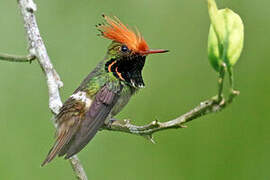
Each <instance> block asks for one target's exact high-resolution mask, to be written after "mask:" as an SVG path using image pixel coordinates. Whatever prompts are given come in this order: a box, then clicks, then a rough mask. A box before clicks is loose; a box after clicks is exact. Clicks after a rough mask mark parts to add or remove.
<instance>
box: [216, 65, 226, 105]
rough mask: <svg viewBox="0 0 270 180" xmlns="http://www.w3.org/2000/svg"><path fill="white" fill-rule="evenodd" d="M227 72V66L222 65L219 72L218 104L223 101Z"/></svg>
mask: <svg viewBox="0 0 270 180" xmlns="http://www.w3.org/2000/svg"><path fill="white" fill-rule="evenodd" d="M225 70H226V65H225V64H224V63H222V65H221V67H220V71H219V77H218V102H219V101H221V100H222V91H223V84H224V77H225Z"/></svg>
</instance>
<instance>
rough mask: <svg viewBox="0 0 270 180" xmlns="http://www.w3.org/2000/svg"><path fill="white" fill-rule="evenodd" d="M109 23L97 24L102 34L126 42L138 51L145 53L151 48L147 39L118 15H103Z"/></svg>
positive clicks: (133, 49)
mask: <svg viewBox="0 0 270 180" xmlns="http://www.w3.org/2000/svg"><path fill="white" fill-rule="evenodd" d="M103 17H104V18H105V20H106V22H107V24H100V25H99V26H97V28H98V30H100V31H101V33H102V34H101V35H102V36H103V37H105V38H107V39H111V40H113V41H116V42H119V43H122V44H125V45H126V46H127V47H128V48H129V49H130V50H132V51H134V52H136V53H143V52H146V51H148V50H149V47H148V45H147V43H146V41H145V40H144V39H143V37H142V36H141V34H140V33H139V32H138V31H137V33H135V32H134V31H132V30H130V29H128V28H127V27H126V26H125V25H124V24H123V23H121V21H120V20H119V19H118V18H117V17H115V16H114V17H113V18H110V17H108V16H105V15H103Z"/></svg>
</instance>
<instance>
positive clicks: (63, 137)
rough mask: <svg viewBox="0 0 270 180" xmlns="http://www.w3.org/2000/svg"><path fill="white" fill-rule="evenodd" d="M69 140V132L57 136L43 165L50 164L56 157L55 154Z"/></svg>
mask: <svg viewBox="0 0 270 180" xmlns="http://www.w3.org/2000/svg"><path fill="white" fill-rule="evenodd" d="M69 140H70V136H67V133H62V134H61V135H60V136H59V137H58V138H57V140H56V142H55V144H54V146H53V147H52V149H51V150H50V151H49V153H48V155H47V157H46V159H45V160H44V161H43V163H42V164H41V166H44V165H46V164H48V163H49V162H51V161H52V160H53V159H54V158H55V156H56V155H57V154H58V153H59V152H60V151H61V149H62V148H63V146H64V145H65V144H66V143H68V141H69Z"/></svg>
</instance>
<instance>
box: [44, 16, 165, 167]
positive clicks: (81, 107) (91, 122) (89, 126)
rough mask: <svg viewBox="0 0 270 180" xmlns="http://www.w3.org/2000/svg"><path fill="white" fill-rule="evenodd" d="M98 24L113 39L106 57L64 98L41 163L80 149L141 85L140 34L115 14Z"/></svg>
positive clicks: (142, 45)
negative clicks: (51, 143)
mask: <svg viewBox="0 0 270 180" xmlns="http://www.w3.org/2000/svg"><path fill="white" fill-rule="evenodd" d="M103 17H104V18H105V23H103V24H99V25H97V28H98V30H99V31H100V33H101V34H100V35H101V36H102V37H104V38H107V39H110V40H112V43H111V44H110V45H109V47H108V49H107V53H106V56H105V58H104V59H103V60H102V61H101V62H100V63H99V64H98V65H97V66H96V68H95V69H94V70H93V71H92V72H90V74H89V75H88V76H87V77H86V78H85V79H84V80H83V81H82V83H81V84H80V86H79V87H78V88H77V89H76V90H75V91H74V93H73V94H72V95H71V96H70V97H69V98H68V99H67V100H66V101H65V103H64V104H63V106H62V108H61V109H60V112H59V114H57V115H56V117H55V119H56V123H57V124H58V128H57V132H56V141H55V143H54V145H53V147H52V148H51V150H50V151H49V153H48V155H47V157H46V159H45V160H44V162H43V163H42V166H43V165H45V164H47V163H49V162H50V161H51V160H53V159H54V158H55V156H56V155H58V156H64V155H65V158H66V159H67V158H70V157H71V156H73V155H74V154H76V153H78V152H80V151H81V150H82V149H83V148H84V147H85V146H86V145H87V144H88V143H89V141H90V140H91V139H92V138H93V137H94V136H95V134H96V133H97V131H98V130H99V129H100V128H101V127H102V126H103V125H104V123H105V122H107V121H108V120H109V119H111V118H113V117H114V116H115V115H116V114H118V113H119V112H120V111H121V110H122V109H123V107H124V106H125V105H126V104H127V103H128V101H129V99H130V97H131V96H132V95H134V94H135V93H136V92H137V91H138V90H139V89H141V88H142V87H144V82H143V78H142V69H143V67H144V64H145V59H146V57H147V55H149V54H155V53H164V52H168V50H162V49H160V50H150V49H149V47H148V45H147V43H146V41H145V40H144V38H143V37H142V35H141V34H140V33H139V32H138V31H136V33H135V32H134V31H133V30H131V29H129V28H128V27H127V26H125V25H124V24H122V23H121V21H120V20H119V19H118V18H117V17H112V18H110V17H108V16H105V15H103Z"/></svg>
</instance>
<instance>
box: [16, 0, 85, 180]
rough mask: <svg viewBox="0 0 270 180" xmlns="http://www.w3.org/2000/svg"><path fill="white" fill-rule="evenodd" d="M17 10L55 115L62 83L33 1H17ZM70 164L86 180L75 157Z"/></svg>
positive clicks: (58, 107)
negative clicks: (47, 46) (46, 86)
mask: <svg viewBox="0 0 270 180" xmlns="http://www.w3.org/2000/svg"><path fill="white" fill-rule="evenodd" d="M18 4H19V8H20V10H21V14H22V16H23V20H24V28H25V31H26V35H27V38H28V46H29V47H28V48H29V53H30V55H33V56H35V57H37V59H38V62H39V64H40V67H41V69H42V70H43V72H44V74H45V76H46V80H47V85H48V91H49V108H50V109H51V111H52V112H53V113H54V114H57V113H58V112H59V110H60V108H61V107H62V101H61V98H60V94H59V88H60V87H62V86H63V83H62V81H61V80H60V77H59V75H58V73H57V72H56V70H55V69H54V67H53V65H52V63H51V60H50V58H49V56H48V53H47V50H46V47H45V45H44V42H43V40H42V38H41V35H40V32H39V28H38V25H37V22H36V17H35V15H34V12H35V11H36V10H37V7H36V4H35V3H34V2H33V0H18ZM55 125H56V124H55ZM69 160H70V164H71V166H72V168H73V170H74V173H75V174H76V176H77V178H78V179H79V180H87V176H86V173H85V171H84V169H83V166H82V165H81V164H80V161H79V159H78V157H77V156H73V157H72V158H70V159H69Z"/></svg>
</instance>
